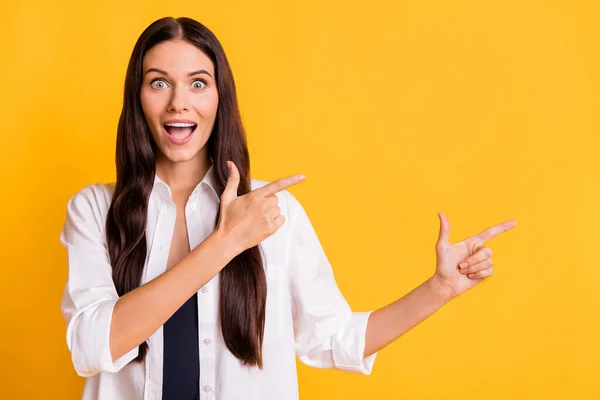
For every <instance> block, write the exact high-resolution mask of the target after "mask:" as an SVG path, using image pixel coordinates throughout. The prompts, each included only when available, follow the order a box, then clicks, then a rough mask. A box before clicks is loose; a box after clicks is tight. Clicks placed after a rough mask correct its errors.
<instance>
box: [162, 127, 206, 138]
mask: <svg viewBox="0 0 600 400" xmlns="http://www.w3.org/2000/svg"><path fill="white" fill-rule="evenodd" d="M197 126H198V125H196V124H182V123H179V124H164V125H163V127H164V129H165V132H167V133H168V134H169V136H171V137H173V138H174V139H176V140H185V139H187V138H188V137H190V136H191V135H192V134H193V133H194V131H195V130H196V128H197Z"/></svg>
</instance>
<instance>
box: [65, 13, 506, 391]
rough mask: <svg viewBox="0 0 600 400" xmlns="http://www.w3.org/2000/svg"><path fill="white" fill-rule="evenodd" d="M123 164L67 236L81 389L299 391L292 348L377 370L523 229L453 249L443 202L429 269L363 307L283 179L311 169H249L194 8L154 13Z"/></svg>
mask: <svg viewBox="0 0 600 400" xmlns="http://www.w3.org/2000/svg"><path fill="white" fill-rule="evenodd" d="M116 168H117V181H116V183H115V184H106V185H105V184H92V185H88V186H86V187H85V188H83V189H81V190H80V191H79V192H78V193H76V194H75V195H74V196H73V197H72V198H71V199H70V200H69V202H68V205H67V219H66V222H65V225H64V227H63V231H62V233H61V238H60V239H61V243H62V244H63V245H64V246H65V247H66V248H67V249H68V260H69V276H68V282H67V285H66V288H65V293H64V297H63V302H62V312H63V314H64V316H65V319H66V321H67V343H68V347H69V350H70V351H71V353H72V359H73V365H74V367H75V369H76V371H77V373H78V374H79V375H81V376H84V377H87V380H86V384H85V389H84V394H83V398H84V399H110V400H114V399H142V398H143V399H160V398H163V399H178V400H186V399H197V398H202V399H225V400H229V399H257V400H258V399H260V400H275V399H277V400H286V399H296V398H298V384H297V376H296V366H295V356H296V355H297V356H298V357H299V358H300V360H301V361H302V362H304V363H306V364H308V365H311V366H314V367H319V368H337V369H340V370H345V371H354V372H358V373H363V374H370V373H371V369H372V366H373V363H374V359H375V357H376V353H377V351H378V350H380V349H381V348H383V347H385V346H386V345H388V344H389V343H391V342H392V341H394V340H395V339H396V338H398V337H399V336H401V335H402V334H403V333H405V332H406V331H408V330H409V329H411V328H412V327H413V326H415V325H416V324H418V323H419V322H421V321H422V320H424V319H425V318H427V317H428V316H429V315H431V314H432V313H433V312H435V311H436V310H437V309H439V308H440V307H441V306H442V305H444V304H445V303H447V302H448V301H450V300H451V299H452V298H453V297H456V296H457V295H459V294H461V293H463V292H464V291H466V290H468V289H469V288H472V287H473V286H475V285H476V284H477V283H478V282H480V281H481V280H483V279H485V278H486V277H488V276H490V275H491V274H492V272H493V269H492V266H491V265H492V261H491V258H490V256H491V252H490V250H489V248H487V247H484V246H483V244H484V242H485V241H487V240H489V239H491V238H493V237H495V236H497V235H498V234H500V233H501V232H504V231H505V230H507V229H510V228H512V227H513V226H515V224H516V221H510V222H506V223H503V224H500V225H497V226H495V227H492V228H490V229H488V230H486V231H484V232H482V233H480V234H479V235H476V236H473V237H470V238H468V239H466V240H464V241H462V242H460V243H457V244H454V245H451V244H450V242H449V230H450V228H449V224H448V221H447V220H446V218H445V216H444V215H443V214H441V213H440V214H439V218H440V223H441V226H440V236H439V239H438V243H437V245H436V252H437V266H436V270H435V273H434V275H433V276H432V277H431V278H430V279H428V280H427V281H426V282H424V283H423V284H422V285H420V286H419V287H417V288H416V289H414V290H413V291H412V292H410V293H409V294H407V295H406V296H404V297H403V298H401V299H399V300H397V301H396V302H394V303H392V304H390V305H388V306H386V307H383V308H381V309H379V310H377V311H374V312H352V311H351V310H350V308H349V306H348V304H347V302H346V301H345V299H344V297H343V296H342V294H341V293H340V292H339V290H338V288H337V285H336V283H335V280H334V276H333V273H332V269H331V265H330V264H329V262H328V260H327V257H326V256H325V253H324V251H323V249H322V247H321V245H320V243H319V240H318V238H317V235H316V234H315V231H314V229H313V227H312V225H311V223H310V221H309V219H308V217H307V215H306V213H305V211H304V209H303V207H302V205H301V204H300V203H299V202H298V201H297V200H296V198H295V197H294V196H293V195H292V194H291V193H290V192H289V191H287V190H286V188H288V187H290V186H291V185H295V184H297V183H299V182H301V181H302V180H303V179H304V176H303V175H294V176H290V177H287V178H282V179H279V180H277V181H274V182H271V183H267V182H264V181H260V180H256V179H251V178H250V162H249V155H248V149H247V145H246V140H245V133H244V129H243V127H242V122H241V119H240V113H239V110H238V105H237V98H236V90H235V84H234V79H233V75H232V73H231V70H230V67H229V64H228V61H227V58H226V57H225V53H224V51H223V49H222V48H221V45H220V44H219V42H218V40H217V39H216V37H215V36H214V35H213V34H212V33H211V32H210V31H209V30H208V29H207V28H206V27H204V26H203V25H201V24H200V23H198V22H197V21H194V20H192V19H189V18H178V19H174V18H163V19H160V20H158V21H156V22H154V23H152V24H151V25H150V26H149V27H148V28H147V29H146V30H145V31H144V32H143V33H142V35H141V36H140V38H139V39H138V41H137V43H136V45H135V47H134V49H133V54H132V56H131V60H130V62H129V66H128V69H127V75H126V80H125V96H124V103H123V110H122V113H121V118H120V120H119V126H118V132H117V149H116ZM459 263H461V264H460V267H459ZM463 267H464V268H463Z"/></svg>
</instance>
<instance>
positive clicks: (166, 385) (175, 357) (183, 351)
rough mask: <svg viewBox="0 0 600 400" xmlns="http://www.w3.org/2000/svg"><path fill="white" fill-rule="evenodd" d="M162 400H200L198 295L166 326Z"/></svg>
mask: <svg viewBox="0 0 600 400" xmlns="http://www.w3.org/2000/svg"><path fill="white" fill-rule="evenodd" d="M163 341H164V353H163V356H164V357H163V389H162V392H163V397H162V398H163V400H198V398H199V396H200V359H199V349H198V294H197V293H195V294H194V295H193V296H192V297H190V299H189V300H188V301H186V302H185V303H184V304H183V305H182V306H181V307H180V308H179V309H178V310H177V311H176V312H175V314H173V316H171V318H169V320H168V321H167V322H165V324H164V326H163Z"/></svg>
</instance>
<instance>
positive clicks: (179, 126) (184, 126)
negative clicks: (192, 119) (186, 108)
mask: <svg viewBox="0 0 600 400" xmlns="http://www.w3.org/2000/svg"><path fill="white" fill-rule="evenodd" d="M165 125H166V126H175V127H177V128H189V127H192V126H194V125H196V124H186V123H184V122H176V123H174V124H165Z"/></svg>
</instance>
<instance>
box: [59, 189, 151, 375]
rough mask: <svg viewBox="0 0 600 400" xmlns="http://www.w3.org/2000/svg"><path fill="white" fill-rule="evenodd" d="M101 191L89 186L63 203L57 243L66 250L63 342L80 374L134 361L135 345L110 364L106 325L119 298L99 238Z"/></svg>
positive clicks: (110, 369)
mask: <svg viewBox="0 0 600 400" xmlns="http://www.w3.org/2000/svg"><path fill="white" fill-rule="evenodd" d="M100 190H101V189H100V188H98V186H97V185H88V186H86V187H85V188H83V189H82V190H80V191H79V192H78V193H76V194H75V195H74V196H73V197H72V198H71V199H70V200H69V201H68V203H67V216H66V221H65V223H64V225H63V229H62V232H61V234H60V242H61V244H62V245H63V246H65V248H66V249H67V258H68V278H67V283H66V285H65V290H64V293H63V298H62V303H61V312H62V314H63V316H64V318H65V320H66V323H67V346H68V348H69V351H70V352H71V358H72V360H73V366H74V368H75V371H77V374H78V375H80V376H83V377H88V376H92V375H95V374H97V373H99V372H103V371H106V372H118V371H119V370H120V369H121V368H123V367H124V366H125V365H127V364H128V363H129V362H130V361H131V360H133V359H135V358H136V357H137V355H138V353H139V348H138V347H135V348H134V349H132V350H131V351H129V352H128V353H127V354H125V355H124V356H122V357H121V358H119V359H118V360H115V361H114V362H113V360H112V356H111V353H110V343H109V335H110V325H111V321H112V313H113V309H114V306H115V304H116V302H117V300H118V299H119V296H118V294H117V291H116V288H115V285H114V283H113V280H112V268H111V265H110V262H109V256H108V251H107V247H106V242H105V239H104V234H103V232H104V225H103V224H104V221H105V215H106V213H105V212H104V211H105V209H106V204H103V203H100V202H102V201H105V200H104V199H102V193H101V192H99V191H100Z"/></svg>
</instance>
